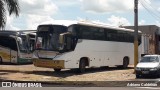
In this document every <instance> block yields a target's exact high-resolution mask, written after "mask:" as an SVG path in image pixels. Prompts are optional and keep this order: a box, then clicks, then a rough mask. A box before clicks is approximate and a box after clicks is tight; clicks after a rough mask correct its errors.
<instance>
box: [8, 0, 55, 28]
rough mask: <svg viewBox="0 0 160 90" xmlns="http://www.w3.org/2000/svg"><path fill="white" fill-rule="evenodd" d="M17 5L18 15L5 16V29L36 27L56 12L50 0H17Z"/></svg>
mask: <svg viewBox="0 0 160 90" xmlns="http://www.w3.org/2000/svg"><path fill="white" fill-rule="evenodd" d="M19 5H20V16H19V17H18V18H14V17H12V16H11V17H7V25H6V29H10V30H12V29H14V30H17V29H18V30H19V29H22V30H26V29H30V30H31V29H36V28H37V26H38V25H39V24H41V23H44V22H50V21H52V20H53V18H52V16H54V15H55V14H56V13H57V12H58V7H57V6H56V5H55V4H54V3H53V1H52V0H19ZM15 24H16V25H15Z"/></svg>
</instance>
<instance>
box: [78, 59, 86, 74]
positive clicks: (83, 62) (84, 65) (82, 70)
mask: <svg viewBox="0 0 160 90" xmlns="http://www.w3.org/2000/svg"><path fill="white" fill-rule="evenodd" d="M85 67H86V64H85V60H84V59H81V60H80V64H79V72H80V73H84V72H85Z"/></svg>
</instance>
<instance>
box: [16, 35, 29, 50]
mask: <svg viewBox="0 0 160 90" xmlns="http://www.w3.org/2000/svg"><path fill="white" fill-rule="evenodd" d="M27 41H28V40H27V37H26V36H25V35H21V36H20V37H18V44H19V50H20V52H23V53H27V52H29V46H28V42H27Z"/></svg>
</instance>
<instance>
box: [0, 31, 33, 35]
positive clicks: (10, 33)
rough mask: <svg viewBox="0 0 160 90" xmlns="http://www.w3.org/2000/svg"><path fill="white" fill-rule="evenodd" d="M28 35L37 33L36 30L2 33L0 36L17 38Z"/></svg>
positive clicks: (0, 32)
mask: <svg viewBox="0 0 160 90" xmlns="http://www.w3.org/2000/svg"><path fill="white" fill-rule="evenodd" d="M28 33H36V30H20V31H11V30H8V31H0V36H9V35H13V36H17V35H21V34H28Z"/></svg>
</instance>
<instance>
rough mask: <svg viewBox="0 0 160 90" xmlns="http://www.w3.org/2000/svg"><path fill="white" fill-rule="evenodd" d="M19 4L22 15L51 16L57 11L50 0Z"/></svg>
mask: <svg viewBox="0 0 160 90" xmlns="http://www.w3.org/2000/svg"><path fill="white" fill-rule="evenodd" d="M19 2H20V8H21V13H23V14H38V15H53V14H55V13H56V12H57V10H58V7H57V6H56V5H55V4H54V3H53V1H52V0H19Z"/></svg>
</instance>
